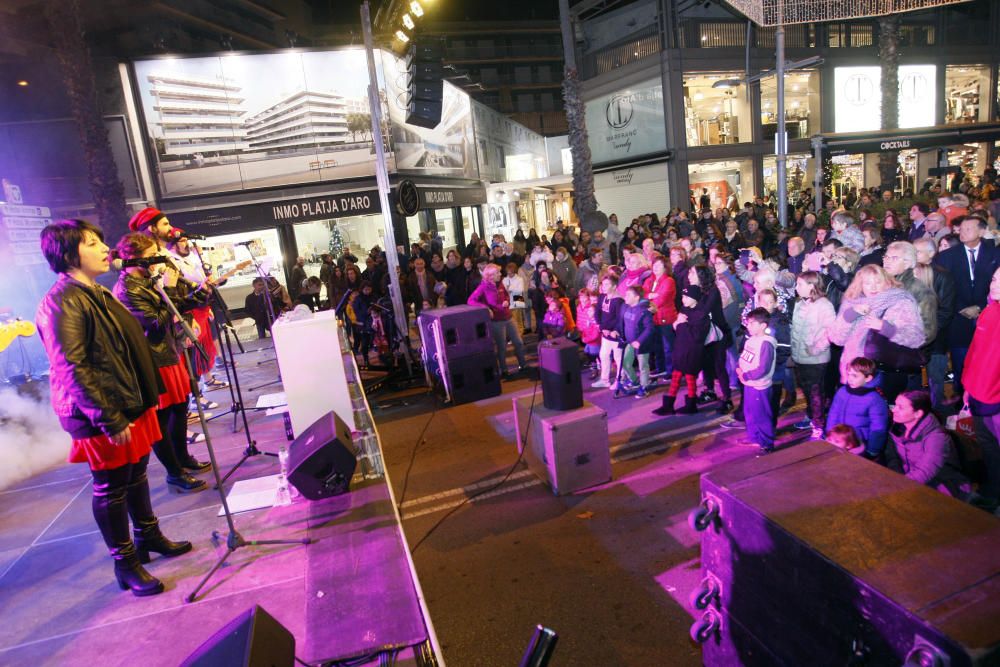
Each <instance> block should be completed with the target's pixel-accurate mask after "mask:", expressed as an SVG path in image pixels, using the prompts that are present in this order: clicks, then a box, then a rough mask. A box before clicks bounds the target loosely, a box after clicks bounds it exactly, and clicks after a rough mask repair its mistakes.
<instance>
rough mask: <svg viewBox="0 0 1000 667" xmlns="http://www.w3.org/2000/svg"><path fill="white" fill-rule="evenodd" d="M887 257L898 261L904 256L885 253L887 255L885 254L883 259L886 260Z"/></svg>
mask: <svg viewBox="0 0 1000 667" xmlns="http://www.w3.org/2000/svg"><path fill="white" fill-rule="evenodd" d="M887 259H889V260H892V261H893V262H895V261H897V260H900V259H903V258H902V257H900V256H899V255H885V256H884V257H883V258H882V260H883V261H885V260H887Z"/></svg>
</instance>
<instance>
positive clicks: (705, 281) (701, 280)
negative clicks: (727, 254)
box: [688, 264, 715, 292]
mask: <svg viewBox="0 0 1000 667" xmlns="http://www.w3.org/2000/svg"><path fill="white" fill-rule="evenodd" d="M688 270H689V271H690V269H688ZM694 272H695V273H696V274H697V275H698V286H699V287H701V289H702V290H704V291H705V292H707V291H708V290H710V289H712V287H714V286H715V272H714V271H712V269H710V268H708V267H707V266H705V265H704V264H695V265H694Z"/></svg>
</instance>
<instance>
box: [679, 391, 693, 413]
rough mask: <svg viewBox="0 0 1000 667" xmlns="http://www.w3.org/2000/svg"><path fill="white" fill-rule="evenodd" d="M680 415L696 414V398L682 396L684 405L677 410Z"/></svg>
mask: <svg viewBox="0 0 1000 667" xmlns="http://www.w3.org/2000/svg"><path fill="white" fill-rule="evenodd" d="M678 412H679V413H681V414H682V415H696V414H698V399H697V398H695V397H694V396H685V397H684V407H683V408H681V409H680V410H678Z"/></svg>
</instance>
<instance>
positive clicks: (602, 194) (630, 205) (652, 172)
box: [594, 162, 670, 230]
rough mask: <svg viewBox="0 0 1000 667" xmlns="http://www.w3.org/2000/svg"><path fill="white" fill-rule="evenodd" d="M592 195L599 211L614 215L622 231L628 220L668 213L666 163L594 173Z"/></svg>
mask: <svg viewBox="0 0 1000 667" xmlns="http://www.w3.org/2000/svg"><path fill="white" fill-rule="evenodd" d="M594 195H595V197H596V198H597V207H598V208H599V209H600V210H601V211H603V212H604V213H606V214H608V215H611V214H612V213H617V214H618V224H619V226H620V227H621V228H622V229H623V230H624V228H625V227H627V226H628V225H629V223H630V222H631V221H632V218H634V217H636V216H638V215H641V214H643V213H659V214H660V215H663V214H664V213H666V212H667V211H668V210H670V192H669V189H668V187H667V164H666V163H665V162H661V163H659V164H651V165H646V166H643V167H633V168H629V169H619V170H616V171H607V172H604V173H600V174H594Z"/></svg>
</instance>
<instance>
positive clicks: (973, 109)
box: [944, 65, 990, 123]
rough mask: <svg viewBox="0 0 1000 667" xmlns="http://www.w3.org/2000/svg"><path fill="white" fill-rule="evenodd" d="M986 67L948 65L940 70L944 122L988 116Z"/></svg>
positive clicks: (975, 121)
mask: <svg viewBox="0 0 1000 667" xmlns="http://www.w3.org/2000/svg"><path fill="white" fill-rule="evenodd" d="M989 88H990V67H989V66H988V65H948V66H947V67H946V68H945V73H944V95H945V112H944V122H945V123H980V122H986V121H988V120H989V104H988V99H989V93H988V92H987V91H989Z"/></svg>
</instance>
